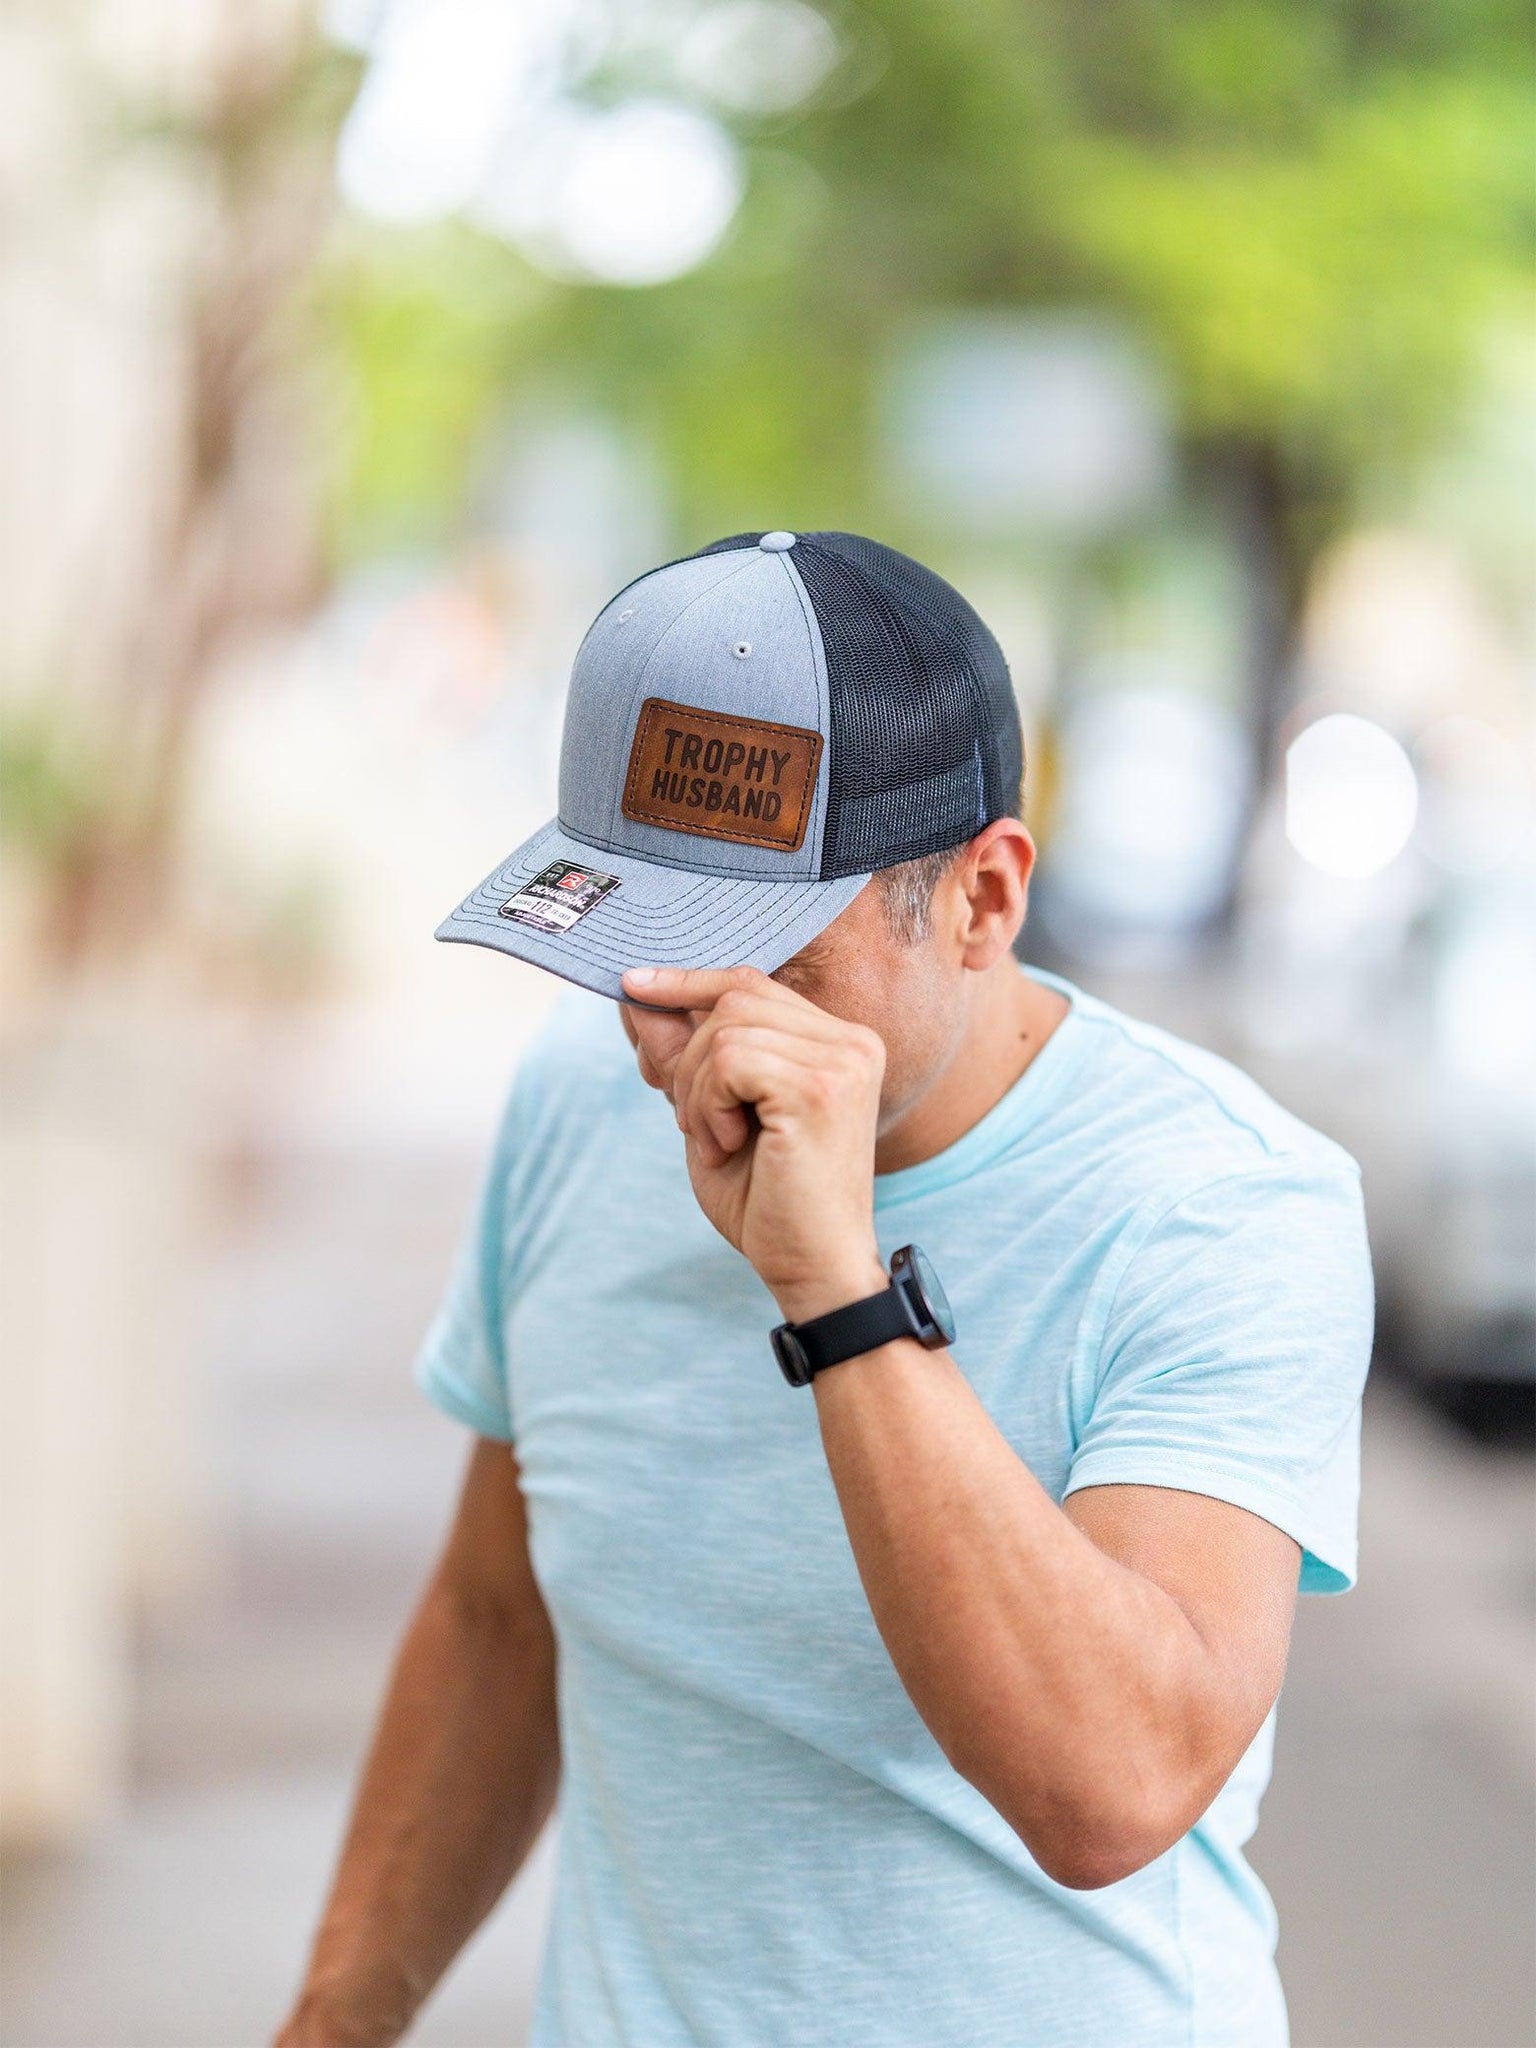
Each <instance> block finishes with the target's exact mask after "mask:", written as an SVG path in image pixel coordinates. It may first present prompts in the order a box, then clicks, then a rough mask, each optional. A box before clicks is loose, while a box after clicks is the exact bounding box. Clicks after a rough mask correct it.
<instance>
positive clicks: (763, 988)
mask: <svg viewBox="0 0 1536 2048" xmlns="http://www.w3.org/2000/svg"><path fill="white" fill-rule="evenodd" d="M624 987H625V989H626V991H627V992H628V993H629V994H630V995H632V996H634V998H635V999H636V1001H637V1002H642V1003H655V1004H656V1005H657V1007H658V1008H660V1009H663V1010H712V1009H713V1008H714V1007H715V1005H716V1003H718V1002H719V1000H720V998H721V997H722V996H723V995H725V994H726V993H727V992H728V991H730V990H732V989H737V990H744V991H748V992H753V993H756V994H758V995H763V996H768V997H771V998H776V999H777V1000H778V1001H780V1002H789V1003H793V1004H796V1005H799V1006H803V1007H804V1008H806V1009H808V1010H809V1009H813V1008H814V1007H815V1006H814V1005H813V1004H811V1003H808V1002H806V1000H805V998H804V996H797V995H796V994H795V993H794V992H793V991H792V990H791V989H787V988H785V987H784V986H783V985H782V983H780V982H777V981H774V980H772V979H771V978H770V977H769V976H768V975H766V974H764V973H763V971H762V969H761V968H760V967H628V968H626V969H625V971H624Z"/></svg>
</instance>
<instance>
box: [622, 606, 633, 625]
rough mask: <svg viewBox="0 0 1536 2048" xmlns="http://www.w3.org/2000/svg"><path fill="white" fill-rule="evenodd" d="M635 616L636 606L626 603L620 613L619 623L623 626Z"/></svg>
mask: <svg viewBox="0 0 1536 2048" xmlns="http://www.w3.org/2000/svg"><path fill="white" fill-rule="evenodd" d="M634 616H635V607H634V606H633V605H626V606H625V608H624V610H623V611H621V612H620V613H619V618H618V623H619V624H620V625H621V626H627V625H628V624H629V622H630V620H631V619H632V618H633V617H634Z"/></svg>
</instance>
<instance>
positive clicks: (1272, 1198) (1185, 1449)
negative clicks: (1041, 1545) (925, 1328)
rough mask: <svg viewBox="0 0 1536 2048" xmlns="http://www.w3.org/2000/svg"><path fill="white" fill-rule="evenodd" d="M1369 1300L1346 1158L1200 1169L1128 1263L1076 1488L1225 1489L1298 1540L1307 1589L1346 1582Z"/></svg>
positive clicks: (1081, 1446)
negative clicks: (1208, 1172) (1198, 1183)
mask: <svg viewBox="0 0 1536 2048" xmlns="http://www.w3.org/2000/svg"><path fill="white" fill-rule="evenodd" d="M1374 1315H1375V1300H1374V1289H1373V1284H1372V1277H1371V1260H1370V1249H1369V1245H1368V1242H1367V1238H1366V1228H1365V1213H1364V1206H1363V1203H1362V1200H1361V1194H1360V1181H1359V1176H1358V1174H1357V1173H1355V1172H1353V1171H1352V1170H1351V1169H1350V1166H1349V1164H1348V1163H1345V1164H1342V1165H1340V1166H1338V1167H1333V1166H1331V1165H1318V1166H1310V1165H1307V1164H1305V1163H1297V1162H1287V1163H1286V1164H1285V1165H1283V1166H1275V1167H1266V1168H1262V1169H1258V1170H1255V1171H1252V1172H1248V1173H1242V1174H1237V1175H1233V1176H1231V1177H1229V1178H1225V1179H1222V1180H1218V1181H1213V1182H1211V1183H1209V1184H1207V1185H1206V1186H1204V1187H1202V1188H1200V1189H1199V1190H1197V1191H1196V1192H1195V1193H1193V1194H1191V1195H1189V1196H1187V1197H1185V1198H1184V1199H1183V1200H1181V1201H1179V1202H1176V1203H1175V1204H1174V1205H1173V1206H1172V1207H1171V1208H1169V1209H1167V1210H1166V1211H1165V1212H1164V1213H1163V1214H1162V1215H1161V1216H1160V1217H1159V1218H1158V1219H1157V1221H1156V1222H1154V1223H1153V1225H1152V1226H1151V1228H1150V1229H1149V1230H1148V1231H1147V1233H1146V1235H1145V1236H1144V1237H1143V1239H1142V1240H1141V1242H1140V1244H1139V1245H1138V1247H1137V1249H1136V1250H1135V1251H1134V1252H1133V1253H1132V1255H1131V1257H1130V1259H1129V1261H1128V1263H1127V1265H1126V1267H1125V1270H1124V1272H1123V1273H1122V1275H1121V1277H1120V1281H1119V1284H1118V1286H1117V1288H1116V1291H1115V1294H1114V1298H1113V1301H1112V1302H1111V1305H1110V1309H1109V1313H1108V1316H1107V1319H1106V1322H1105V1327H1104V1333H1103V1341H1102V1345H1101V1348H1100V1352H1099V1369H1098V1378H1097V1384H1096V1390H1095V1393H1094V1397H1093V1401H1092V1406H1091V1409H1090V1411H1089V1414H1088V1417H1087V1420H1086V1422H1085V1424H1084V1426H1083V1429H1082V1432H1081V1436H1080V1440H1079V1443H1078V1447H1077V1451H1076V1455H1075V1456H1074V1458H1073V1461H1072V1466H1071V1470H1070V1472H1069V1474H1068V1479H1067V1486H1066V1491H1067V1492H1068V1493H1073V1492H1076V1491H1077V1490H1078V1489H1079V1488H1081V1487H1085V1486H1102V1485H1109V1484H1119V1485H1127V1484H1129V1485H1144V1486H1168V1487H1176V1488H1178V1489H1180V1490H1181V1491H1184V1492H1189V1493H1203V1494H1209V1495H1211V1496H1213V1497H1214V1498H1215V1499H1217V1500H1225V1501H1231V1502H1232V1503H1233V1504H1234V1505H1235V1506H1237V1507H1241V1508H1247V1509H1248V1510H1249V1511H1250V1512H1251V1513H1253V1514H1256V1515H1262V1516H1263V1518H1264V1519H1265V1521H1267V1522H1272V1523H1273V1524H1274V1525H1275V1527H1276V1528H1279V1529H1283V1530H1284V1531H1285V1532H1286V1534H1287V1535H1288V1536H1292V1537H1294V1538H1295V1540H1296V1541H1297V1543H1299V1544H1300V1545H1301V1548H1302V1560H1301V1575H1300V1591H1302V1592H1304V1593H1341V1592H1344V1591H1346V1590H1347V1589H1348V1588H1349V1587H1350V1586H1352V1585H1353V1584H1354V1582H1355V1572H1356V1565H1357V1520H1358V1511H1359V1498H1360V1397H1361V1392H1362V1390H1363V1387H1364V1384H1365V1376H1366V1372H1367V1369H1368V1367H1369V1364H1370V1356H1371V1341H1372V1330H1373V1323H1374Z"/></svg>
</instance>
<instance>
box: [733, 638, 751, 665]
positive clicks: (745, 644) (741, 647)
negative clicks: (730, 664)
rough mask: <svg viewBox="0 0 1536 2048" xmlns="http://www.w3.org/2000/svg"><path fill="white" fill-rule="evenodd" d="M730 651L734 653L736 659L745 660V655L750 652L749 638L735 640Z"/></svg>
mask: <svg viewBox="0 0 1536 2048" xmlns="http://www.w3.org/2000/svg"><path fill="white" fill-rule="evenodd" d="M731 652H732V654H734V655H735V657H736V659H737V660H738V661H745V660H746V658H747V656H748V655H749V654H750V653H751V652H752V642H751V641H750V640H738V641H737V642H736V645H735V646H734V647H733V648H732V649H731Z"/></svg>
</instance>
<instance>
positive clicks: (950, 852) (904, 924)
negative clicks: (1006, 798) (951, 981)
mask: <svg viewBox="0 0 1536 2048" xmlns="http://www.w3.org/2000/svg"><path fill="white" fill-rule="evenodd" d="M1004 815H1006V816H1007V817H1010V818H1022V817H1023V815H1024V790H1023V786H1022V784H1021V785H1020V788H1019V794H1018V798H1017V800H1016V801H1015V802H1014V803H1012V804H1010V806H1009V807H1008V810H1007V812H1006V813H1005V814H1004ZM964 851H965V846H964V844H963V843H962V844H961V845H959V846H946V847H945V848H944V850H943V852H942V853H924V854H920V855H919V856H918V858H917V859H916V860H900V861H897V863H896V865H895V866H894V867H890V868H878V869H876V871H875V886H876V887H877V888H878V889H879V891H880V901H881V905H882V907H883V909H884V911H885V921H886V924H887V925H888V926H889V928H890V933H891V937H892V938H893V939H897V940H899V941H900V942H901V944H902V945H904V946H920V945H921V944H922V942H923V940H924V939H926V938H927V936H928V934H929V932H930V930H931V929H932V920H933V892H934V890H935V889H937V888H938V886H939V884H940V882H942V881H943V879H944V877H945V876H946V875H947V874H948V873H949V871H950V869H951V868H952V867H953V866H954V864H955V862H956V861H957V860H958V859H959V858H960V856H961V854H962V853H964Z"/></svg>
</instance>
